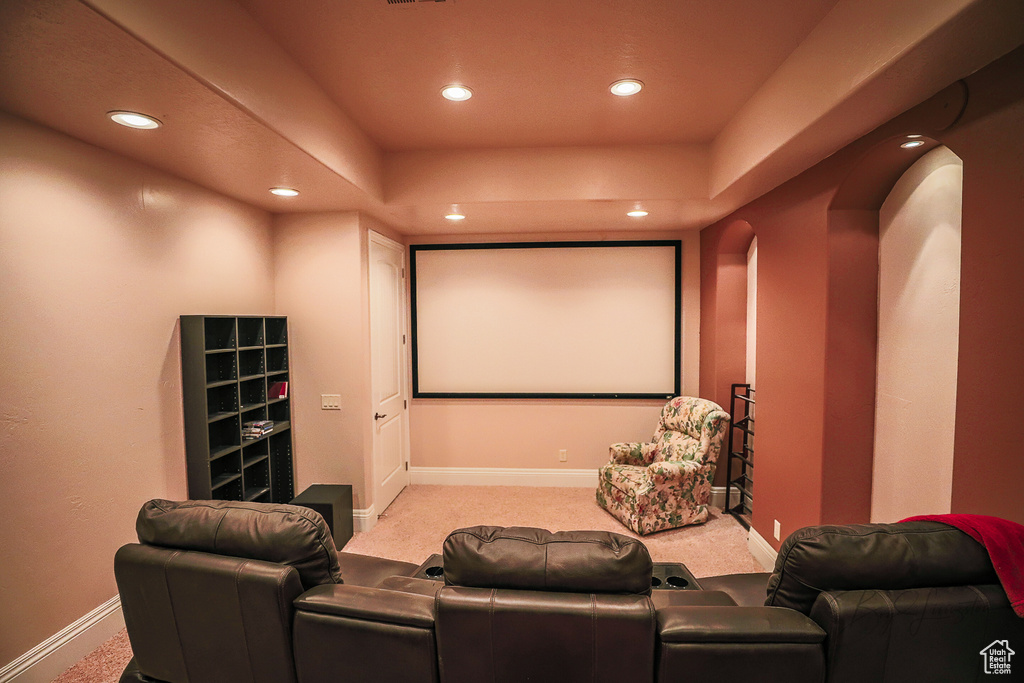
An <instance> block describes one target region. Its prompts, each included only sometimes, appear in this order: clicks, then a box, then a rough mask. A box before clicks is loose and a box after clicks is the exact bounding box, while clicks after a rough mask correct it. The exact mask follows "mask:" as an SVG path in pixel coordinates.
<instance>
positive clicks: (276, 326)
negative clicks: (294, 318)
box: [265, 317, 288, 346]
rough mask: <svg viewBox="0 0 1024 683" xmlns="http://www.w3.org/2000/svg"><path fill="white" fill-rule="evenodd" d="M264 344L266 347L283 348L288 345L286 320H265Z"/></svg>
mask: <svg viewBox="0 0 1024 683" xmlns="http://www.w3.org/2000/svg"><path fill="white" fill-rule="evenodd" d="M265 320H266V328H267V332H266V342H267V346H284V345H285V344H287V343H288V319H287V318H284V317H280V318H266V319H265Z"/></svg>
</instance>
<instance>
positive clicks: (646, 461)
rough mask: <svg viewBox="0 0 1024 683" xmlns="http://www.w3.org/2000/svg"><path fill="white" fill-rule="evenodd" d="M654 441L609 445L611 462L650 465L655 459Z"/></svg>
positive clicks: (640, 465) (639, 465) (638, 465)
mask: <svg viewBox="0 0 1024 683" xmlns="http://www.w3.org/2000/svg"><path fill="white" fill-rule="evenodd" d="M654 448H655V444H653V443H637V442H635V441H633V442H629V443H613V444H612V445H611V446H609V447H608V456H609V458H610V460H609V462H610V463H614V464H616V465H634V466H637V467H642V466H644V465H650V464H651V461H652V460H653V459H654Z"/></svg>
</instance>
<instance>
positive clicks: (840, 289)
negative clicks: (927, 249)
mask: <svg viewBox="0 0 1024 683" xmlns="http://www.w3.org/2000/svg"><path fill="white" fill-rule="evenodd" d="M913 139H915V140H918V141H920V142H921V143H923V144H922V145H921V146H920V147H918V148H916V149H907V148H905V147H903V146H902V145H903V143H905V142H907V141H908V137H907V136H904V135H901V136H898V137H893V138H890V139H887V140H884V141H882V142H880V143H879V144H878V145H876V146H875V147H874V148H873V149H872V150H870V151H869V152H868V153H867V154H866V155H865V156H864V157H863V158H862V159H861V160H860V162H859V163H857V164H855V166H854V168H853V170H852V171H851V173H850V174H849V175H848V176H847V178H846V179H845V180H844V182H843V183H842V184H841V185H840V186H839V188H838V189H837V191H836V194H835V196H834V199H833V202H832V204H831V206H830V208H829V212H828V255H829V275H828V312H829V313H828V322H827V332H826V357H827V358H828V359H829V361H828V363H827V366H826V377H825V394H826V407H827V408H826V414H825V416H824V424H823V426H824V430H823V451H822V518H823V520H829V521H835V522H864V521H868V520H878V521H882V520H883V518H884V521H895V520H896V519H900V518H902V517H906V516H909V515H911V514H919V513H922V512H934V511H941V510H940V509H939V508H934V507H929V508H928V509H922V508H921V507H919V501H917V500H916V499H912V498H909V497H907V496H906V492H907V491H908V490H909V489H912V488H916V481H917V479H918V476H920V475H922V474H923V472H922V470H923V469H925V468H929V467H933V466H934V463H931V464H929V462H928V461H929V459H930V458H931V457H932V456H929V455H928V454H927V448H928V446H927V445H926V444H928V443H932V444H933V445H934V443H937V442H941V443H943V444H947V446H948V447H947V446H944V448H945V451H944V452H946V453H948V461H946V460H944V464H943V465H942V467H941V468H940V470H941V472H945V473H948V474H943V475H941V476H939V475H936V473H935V472H930V473H929V474H928V475H927V478H928V479H934V478H935V477H936V476H939V478H943V477H944V478H945V479H944V480H945V481H947V482H951V476H952V434H953V432H952V426H951V425H952V424H953V422H955V391H956V388H955V387H956V375H955V363H956V360H955V359H956V347H955V344H954V346H953V348H952V363H953V366H954V371H953V377H952V382H949V383H947V380H948V378H947V375H948V374H949V373H948V372H947V371H943V372H941V373H935V374H934V375H931V376H930V375H929V373H928V371H927V370H924V371H923V372H922V371H921V370H920V369H917V368H915V369H914V370H913V371H912V372H911V371H909V370H908V366H907V363H908V361H910V360H916V359H918V358H921V357H926V356H928V355H932V356H933V357H942V358H945V359H948V358H949V350H948V347H949V344H948V335H946V337H945V339H942V340H940V339H932V338H930V336H929V334H930V333H929V332H927V331H926V330H928V329H932V330H935V329H938V328H941V329H947V328H948V327H949V324H950V323H948V322H945V323H943V324H942V325H939V326H938V327H937V326H936V325H935V323H934V321H933V320H932V318H933V317H934V316H933V312H934V311H933V309H934V307H935V306H936V305H937V302H936V301H935V297H934V296H931V294H930V292H928V288H929V285H928V284H923V285H922V287H921V288H919V290H918V291H917V292H915V293H912V294H911V293H909V292H906V291H902V292H901V291H895V290H894V288H897V289H899V288H901V285H900V284H899V283H901V282H905V281H906V280H907V278H908V276H909V275H908V270H911V269H914V268H916V269H917V270H918V271H921V270H925V271H927V272H930V267H929V265H928V264H929V263H930V262H931V258H932V257H933V256H934V255H929V254H923V253H915V254H911V253H910V251H911V250H913V249H914V247H913V245H912V244H911V245H904V246H896V247H895V248H896V249H897V250H902V251H901V252H900V251H897V252H891V251H890V249H891V248H893V247H894V245H898V244H899V243H898V242H897V241H894V238H895V237H896V235H897V233H900V232H903V231H904V230H906V229H910V230H911V232H912V233H913V232H916V233H920V232H922V231H926V229H925V228H923V227H921V224H922V223H932V222H934V217H927V216H923V215H921V208H922V203H923V205H927V204H928V202H929V201H935V197H932V199H931V200H927V199H925V200H922V199H921V194H920V192H919V193H917V198H916V201H915V206H916V210H915V211H913V212H910V213H908V212H907V211H906V209H908V208H909V207H907V206H906V205H905V202H906V200H907V199H908V198H909V197H912V196H914V195H915V191H914V187H915V186H917V185H919V184H920V183H922V182H925V185H926V186H929V185H934V181H933V182H931V183H928V182H927V181H926V180H925V179H926V178H927V177H928V176H929V173H928V172H926V170H925V169H929V168H931V165H932V164H933V163H935V160H936V159H939V158H943V159H946V157H945V156H942V155H944V154H949V155H951V156H953V157H954V158H955V155H952V153H951V152H949V151H948V150H945V148H942V147H939V146H938V143H937V142H936V141H934V140H931V139H928V138H922V137H919V136H918V137H915V138H913ZM941 150H945V153H943V152H942V151H941ZM936 154H937V155H940V156H934V155H936ZM940 166H944V164H942V163H940ZM915 169H916V170H915ZM932 170H934V169H932ZM946 175H948V174H946ZM944 177H945V176H944ZM942 184H943V185H945V186H948V185H949V183H948V179H946V181H943V183H942ZM922 192H925V193H928V192H930V190H928V189H927V188H926V189H924V190H922ZM945 203H947V204H948V202H945ZM955 210H956V213H957V217H956V221H957V226H959V190H957V199H956V206H955ZM894 223H895V224H896V225H897V226H898V228H897V229H895V231H893V229H892V226H893V224H894ZM908 226H909V228H908ZM882 235H888V238H889V239H888V243H887V244H886V243H885V242H886V241H885V240H883V239H880V237H881V236H882ZM905 239H909V240H910V241H911V242H912V243H913V242H914V240H915V239H918V240H919V239H920V235H918V237H917V238H914V237H910V238H905ZM897 254H898V255H897ZM894 257H895V258H894ZM922 259H923V260H922ZM956 259H957V261H959V240H958V239H957V250H956ZM941 261H943V262H945V261H948V258H947V257H943V258H942V259H941ZM882 266H884V269H883V268H882ZM944 270H948V269H944ZM958 274H959V268H958V267H957V275H958ZM922 290H923V291H922ZM907 294H911V298H910V299H908V298H907V296H906V295H907ZM880 296H881V297H882V298H880ZM955 298H956V299H957V301H958V300H959V289H957V291H956V294H955ZM941 305H942V306H944V307H945V308H947V309H948V308H949V304H948V303H944V304H941ZM956 324H957V323H956V320H954V321H953V322H952V325H953V328H954V330H955V326H956ZM880 334H881V336H880ZM953 336H954V337H955V334H954V335H953ZM907 345H909V346H910V348H904V347H906V346H907ZM915 347H916V348H915ZM937 347H943V350H942V351H938V350H937ZM932 348H935V349H936V350H935V351H934V352H933V351H932V350H931V349H932ZM944 362H946V363H947V364H948V361H944ZM880 364H881V367H880ZM881 368H884V369H885V373H884V375H879V374H878V373H879V370H880V369H881ZM940 394H941V395H942V398H941V399H938V398H935V397H937V396H939V395H940ZM950 396H952V398H951V399H950V398H949V397H950ZM911 397H913V400H914V401H916V405H913V404H912V403H909V402H908V401H909V400H911ZM925 405H929V406H931V405H941V406H943V409H942V415H943V416H944V417H943V418H941V419H942V420H945V421H947V423H948V430H947V429H945V428H944V429H943V431H944V432H948V438H947V437H946V436H943V437H936V439H935V440H934V441H933V440H930V439H929V438H928V437H925V436H924V430H927V429H929V425H930V426H932V427H934V426H935V420H934V419H933V418H932V417H930V416H920V415H915V413H916V411H917V408H919V407H923V406H925ZM879 429H880V430H881V440H880V441H879V437H880V434H879ZM880 452H881V453H882V456H883V457H882V459H881V460H878V453H880ZM943 457H944V458H945V457H946V456H943ZM926 488H927V489H929V490H934V489H935V488H936V487H935V486H933V485H932V484H929V485H928V486H927V487H926ZM929 495H933V494H929ZM899 510H903V511H905V514H900V512H899ZM945 511H947V512H948V508H947V509H946V510H945Z"/></svg>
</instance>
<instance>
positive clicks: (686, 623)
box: [658, 606, 825, 643]
mask: <svg viewBox="0 0 1024 683" xmlns="http://www.w3.org/2000/svg"><path fill="white" fill-rule="evenodd" d="M658 635H659V638H660V639H661V642H663V643H820V642H822V641H823V640H824V639H825V632H824V631H823V630H822V629H821V627H820V626H818V625H817V624H815V623H814V622H813V621H811V620H810V619H809V618H808V617H807V616H805V615H803V614H800V613H799V612H797V611H794V610H791V609H786V608H784V607H719V606H693V607H684V606H672V607H666V608H664V609H660V610H658Z"/></svg>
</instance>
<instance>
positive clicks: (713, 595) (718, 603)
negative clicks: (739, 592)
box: [651, 590, 736, 611]
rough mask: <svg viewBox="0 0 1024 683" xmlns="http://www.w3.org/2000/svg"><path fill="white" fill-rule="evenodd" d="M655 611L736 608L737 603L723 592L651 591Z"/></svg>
mask: <svg viewBox="0 0 1024 683" xmlns="http://www.w3.org/2000/svg"><path fill="white" fill-rule="evenodd" d="M651 602H652V603H654V609H656V610H658V611H661V610H663V609H665V608H666V607H672V606H677V607H735V606H736V603H735V602H734V601H733V599H732V598H731V597H729V595H728V594H727V593H723V592H722V591H689V590H660V591H651Z"/></svg>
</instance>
